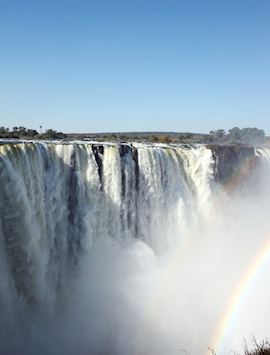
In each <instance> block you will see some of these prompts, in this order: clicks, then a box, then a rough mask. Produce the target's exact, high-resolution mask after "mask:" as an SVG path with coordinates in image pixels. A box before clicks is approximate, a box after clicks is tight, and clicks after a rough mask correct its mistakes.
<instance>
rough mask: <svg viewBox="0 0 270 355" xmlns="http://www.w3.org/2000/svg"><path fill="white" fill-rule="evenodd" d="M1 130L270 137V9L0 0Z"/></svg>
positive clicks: (267, 4) (174, 2) (264, 2)
mask: <svg viewBox="0 0 270 355" xmlns="http://www.w3.org/2000/svg"><path fill="white" fill-rule="evenodd" d="M0 125H4V126H9V127H13V126H14V125H22V126H26V127H29V128H30V127H31V128H36V129H37V128H38V127H39V126H40V125H42V126H43V127H44V129H45V128H53V129H57V130H61V131H65V132H102V131H103V132H105V131H193V132H208V131H209V130H211V129H217V128H224V129H228V128H230V127H233V126H239V127H254V126H256V127H258V128H263V129H265V131H266V132H267V133H268V134H269V133H270V1H269V0H253V1H251V0H213V1H210V0H197V1H195V0H194V1H193V0H186V1H182V0H162V1H161V0H149V1H148V0H125V1H118V0H107V1H105V0H97V1H91V0H88V1H86V0H85V1H80V0H73V1H71V0H65V1H64V0H62V1H61V0H32V1H24V0H14V1H13V0H0Z"/></svg>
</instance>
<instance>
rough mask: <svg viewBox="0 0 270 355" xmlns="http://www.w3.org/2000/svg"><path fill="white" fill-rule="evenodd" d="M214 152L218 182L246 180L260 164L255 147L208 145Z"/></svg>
mask: <svg viewBox="0 0 270 355" xmlns="http://www.w3.org/2000/svg"><path fill="white" fill-rule="evenodd" d="M207 147H208V148H209V149H211V150H212V152H213V158H214V162H215V164H214V177H215V180H216V181H217V182H220V183H222V184H224V183H226V182H227V181H228V180H229V179H232V178H234V177H235V178H236V179H238V180H239V182H240V180H243V179H246V178H247V177H248V176H249V175H250V174H251V173H252V170H253V169H254V168H255V167H256V166H257V164H259V163H260V158H259V157H258V156H257V155H256V154H255V148H254V147H247V146H237V145H208V146H207Z"/></svg>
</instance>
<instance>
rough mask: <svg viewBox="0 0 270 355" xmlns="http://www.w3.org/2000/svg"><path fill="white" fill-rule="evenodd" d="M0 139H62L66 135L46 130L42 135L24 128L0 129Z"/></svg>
mask: <svg viewBox="0 0 270 355" xmlns="http://www.w3.org/2000/svg"><path fill="white" fill-rule="evenodd" d="M0 138H9V139H64V138H66V134H64V133H62V132H57V131H54V130H53V129H48V130H46V131H45V132H44V133H42V132H40V133H39V132H38V131H36V130H35V129H27V128H25V127H21V126H20V127H13V129H12V130H9V128H6V127H0Z"/></svg>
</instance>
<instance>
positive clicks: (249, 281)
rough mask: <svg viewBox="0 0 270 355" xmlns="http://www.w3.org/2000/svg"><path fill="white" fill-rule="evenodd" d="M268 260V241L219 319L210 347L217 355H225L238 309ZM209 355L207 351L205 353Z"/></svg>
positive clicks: (269, 246) (269, 249)
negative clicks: (227, 341) (225, 347)
mask: <svg viewBox="0 0 270 355" xmlns="http://www.w3.org/2000/svg"><path fill="white" fill-rule="evenodd" d="M269 260H270V240H269V239H268V240H267V242H266V243H265V244H264V245H263V247H262V248H261V249H260V250H259V252H258V253H257V255H256V257H255V258H254V260H253V262H252V263H251V264H250V267H249V268H248V270H247V271H246V272H245V274H244V276H243V277H242V279H241V281H240V283H239V284H238V286H237V287H236V289H235V291H234V292H233V295H232V297H231V299H230V302H229V304H228V306H227V307H226V310H225V313H224V314H223V316H222V318H221V319H220V322H219V326H218V329H217V331H216V332H215V334H214V336H213V341H212V344H211V347H212V348H213V349H214V351H215V353H216V354H217V355H223V354H225V353H226V352H225V349H224V346H225V340H226V339H227V337H228V335H229V334H230V332H231V331H232V329H233V326H234V324H235V323H236V322H237V317H238V316H239V313H240V308H241V306H242V305H243V303H244V302H245V299H246V297H247V295H248V294H249V293H250V292H252V288H253V286H254V283H255V281H256V279H257V278H258V276H259V275H260V274H261V273H262V271H263V270H265V268H266V266H267V263H268V262H269ZM207 354H208V355H209V351H208V352H207Z"/></svg>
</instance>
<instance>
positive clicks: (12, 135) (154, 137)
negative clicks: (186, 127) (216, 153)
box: [0, 127, 270, 146]
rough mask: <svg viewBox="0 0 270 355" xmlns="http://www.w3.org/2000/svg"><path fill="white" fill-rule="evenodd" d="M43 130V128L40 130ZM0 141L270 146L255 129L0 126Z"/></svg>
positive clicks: (261, 133)
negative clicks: (126, 130) (88, 130)
mask: <svg viewBox="0 0 270 355" xmlns="http://www.w3.org/2000/svg"><path fill="white" fill-rule="evenodd" d="M40 128H42V127H40ZM0 138H9V139H69V140H72V139H85V140H97V141H112V142H130V141H134V142H150V143H176V144H177V143H186V144H193V143H202V144H203V143H205V144H244V145H261V144H267V145H269V146H270V138H269V137H266V136H265V132H264V131H263V130H262V129H258V128H242V129H240V128H238V127H234V128H232V129H229V130H228V131H227V132H226V131H225V130H224V129H218V130H216V131H210V132H209V134H198V133H189V132H187V133H177V132H129V133H90V134H82V133H80V134H64V133H62V132H57V131H54V130H52V129H48V130H46V131H45V132H44V133H43V132H38V131H36V130H35V129H27V128H25V127H13V129H12V130H9V129H8V128H5V127H0Z"/></svg>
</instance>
